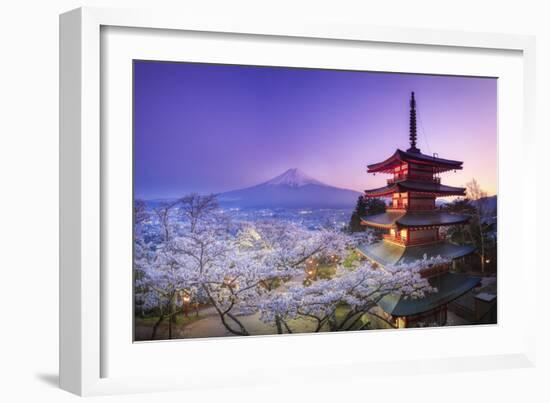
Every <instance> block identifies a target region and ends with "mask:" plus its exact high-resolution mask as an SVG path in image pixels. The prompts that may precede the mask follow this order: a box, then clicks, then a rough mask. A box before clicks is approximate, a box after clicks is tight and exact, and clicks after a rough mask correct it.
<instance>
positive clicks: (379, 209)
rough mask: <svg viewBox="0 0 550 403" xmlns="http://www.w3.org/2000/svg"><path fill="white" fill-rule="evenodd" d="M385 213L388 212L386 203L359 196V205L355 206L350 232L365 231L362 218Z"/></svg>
mask: <svg viewBox="0 0 550 403" xmlns="http://www.w3.org/2000/svg"><path fill="white" fill-rule="evenodd" d="M384 211H386V203H384V201H383V200H381V199H377V198H367V197H363V196H359V198H358V199H357V204H356V205H355V210H354V211H353V213H352V215H351V218H350V222H349V231H350V232H361V231H365V230H366V228H365V226H363V225H361V217H364V216H368V215H373V214H380V213H383V212H384Z"/></svg>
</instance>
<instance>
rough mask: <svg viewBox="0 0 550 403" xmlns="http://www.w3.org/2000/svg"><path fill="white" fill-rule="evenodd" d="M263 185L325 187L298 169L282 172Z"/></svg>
mask: <svg viewBox="0 0 550 403" xmlns="http://www.w3.org/2000/svg"><path fill="white" fill-rule="evenodd" d="M263 184H264V185H272V186H278V185H286V186H291V187H300V186H306V185H320V186H327V185H326V184H324V183H323V182H321V181H318V180H317V179H314V178H312V177H311V176H309V175H308V174H306V173H304V172H302V171H300V170H299V169H298V168H291V169H289V170H288V171H285V172H283V173H282V174H280V175H279V176H276V177H275V178H273V179H271V180H268V181H267V182H264V183H263Z"/></svg>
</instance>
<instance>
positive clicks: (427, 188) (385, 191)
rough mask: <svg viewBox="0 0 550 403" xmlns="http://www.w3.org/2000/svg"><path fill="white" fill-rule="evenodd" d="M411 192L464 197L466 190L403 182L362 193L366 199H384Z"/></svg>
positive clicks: (439, 185) (436, 184) (435, 184)
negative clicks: (392, 195)
mask: <svg viewBox="0 0 550 403" xmlns="http://www.w3.org/2000/svg"><path fill="white" fill-rule="evenodd" d="M396 192H397V193H403V192H413V193H417V194H427V195H431V196H435V197H445V196H464V195H465V194H466V189H465V188H461V187H454V186H447V185H441V184H439V183H437V182H417V181H411V180H404V181H402V182H396V183H393V184H391V185H387V186H384V187H381V188H376V189H367V190H365V192H364V195H365V196H366V197H384V196H389V195H391V194H393V193H396Z"/></svg>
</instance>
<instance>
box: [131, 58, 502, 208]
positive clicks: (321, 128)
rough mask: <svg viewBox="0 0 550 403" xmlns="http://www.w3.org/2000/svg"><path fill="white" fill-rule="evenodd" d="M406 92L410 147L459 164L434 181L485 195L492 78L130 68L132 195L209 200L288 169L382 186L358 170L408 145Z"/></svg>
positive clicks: (343, 183)
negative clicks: (474, 187)
mask: <svg viewBox="0 0 550 403" xmlns="http://www.w3.org/2000/svg"><path fill="white" fill-rule="evenodd" d="M411 91H414V92H415V96H416V100H417V119H418V132H419V134H418V135H419V140H418V145H419V148H420V149H421V151H422V152H423V153H425V154H429V155H431V154H432V153H438V155H439V156H440V157H442V158H449V159H458V160H461V161H464V170H463V171H459V172H457V173H453V172H449V173H445V174H443V175H442V178H443V179H442V180H443V183H446V184H449V185H455V186H464V185H465V184H466V182H468V181H469V180H471V179H472V178H476V179H477V180H478V182H479V183H480V184H481V186H482V187H483V188H484V189H485V190H486V191H487V192H488V193H489V194H490V195H493V194H496V192H497V111H496V108H497V80H496V79H493V78H470V77H468V78H466V77H452V76H431V75H416V74H395V73H374V72H353V71H334V70H317V69H291V68H284V67H253V66H231V65H213V64H192V63H171V62H149V61H135V62H134V191H135V196H136V197H139V198H146V199H151V198H164V197H175V196H182V195H184V194H185V193H188V192H198V193H218V192H223V191H228V190H233V189H239V188H243V187H247V186H251V185H255V184H258V183H261V182H264V181H267V180H269V179H271V178H272V177H274V176H276V175H279V174H281V173H282V172H284V171H285V170H287V169H289V168H299V169H300V170H302V171H304V172H305V173H307V174H309V175H311V176H313V177H315V178H316V179H318V180H320V181H322V182H325V183H327V184H330V185H333V186H337V187H342V188H348V189H354V190H358V191H362V190H364V189H367V188H371V187H377V186H383V184H384V183H385V179H387V175H376V176H373V175H372V174H367V173H366V165H368V164H372V163H375V162H379V161H382V160H384V159H386V158H387V157H389V156H390V155H391V154H393V152H394V151H395V149H396V148H401V149H403V150H405V149H407V148H408V147H409V145H408V133H409V97H410V92H411Z"/></svg>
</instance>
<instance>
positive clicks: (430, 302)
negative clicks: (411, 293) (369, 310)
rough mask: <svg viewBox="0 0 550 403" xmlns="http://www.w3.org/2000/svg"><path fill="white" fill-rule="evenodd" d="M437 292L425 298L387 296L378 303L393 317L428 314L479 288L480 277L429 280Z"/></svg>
mask: <svg viewBox="0 0 550 403" xmlns="http://www.w3.org/2000/svg"><path fill="white" fill-rule="evenodd" d="M428 281H429V282H430V285H431V286H432V287H435V288H437V292H434V293H430V294H428V295H426V296H425V297H424V298H416V299H413V298H404V297H402V296H400V295H394V294H390V295H386V296H384V297H383V298H382V299H381V300H380V302H379V303H378V304H379V305H380V307H381V308H382V309H383V310H384V311H386V312H387V313H389V314H390V315H393V316H411V315H417V314H421V313H424V312H428V311H430V310H432V309H435V308H437V307H438V306H441V305H443V304H447V303H449V302H450V301H453V300H455V299H457V298H459V297H460V296H462V295H464V294H466V293H467V292H468V291H470V290H471V289H473V288H474V287H476V286H478V285H479V284H480V282H481V279H480V278H479V277H470V276H467V275H465V274H459V273H446V274H443V275H441V276H437V277H433V278H430V279H429V280H428Z"/></svg>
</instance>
